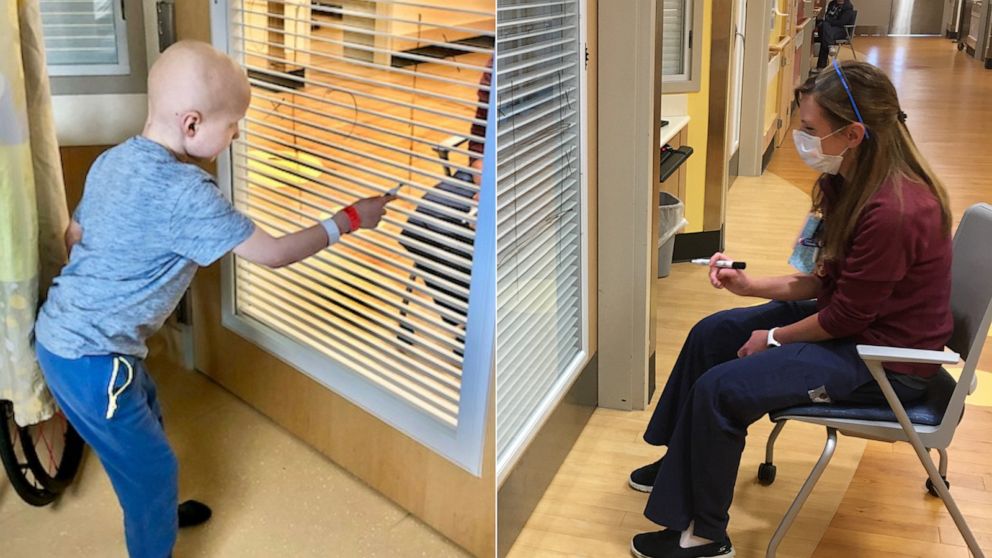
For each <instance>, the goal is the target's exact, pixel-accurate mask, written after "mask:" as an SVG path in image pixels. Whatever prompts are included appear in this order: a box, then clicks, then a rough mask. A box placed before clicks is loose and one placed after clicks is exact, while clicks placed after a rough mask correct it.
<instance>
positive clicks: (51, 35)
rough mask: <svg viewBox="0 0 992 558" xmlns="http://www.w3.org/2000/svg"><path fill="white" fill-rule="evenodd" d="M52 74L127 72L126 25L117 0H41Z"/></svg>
mask: <svg viewBox="0 0 992 558" xmlns="http://www.w3.org/2000/svg"><path fill="white" fill-rule="evenodd" d="M40 9H41V21H42V28H43V32H44V35H45V51H46V56H47V59H48V72H49V74H50V75H52V76H92V75H126V74H128V73H130V71H131V70H130V65H129V62H128V54H127V24H126V23H125V20H124V11H123V3H122V2H119V1H117V0H41V2H40Z"/></svg>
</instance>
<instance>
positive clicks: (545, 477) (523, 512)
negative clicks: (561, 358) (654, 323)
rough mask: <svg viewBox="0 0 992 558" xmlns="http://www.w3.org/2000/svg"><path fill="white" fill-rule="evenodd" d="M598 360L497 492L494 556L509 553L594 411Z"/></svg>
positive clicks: (548, 421)
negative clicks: (495, 549)
mask: <svg viewBox="0 0 992 558" xmlns="http://www.w3.org/2000/svg"><path fill="white" fill-rule="evenodd" d="M598 398H599V357H598V355H593V358H592V360H591V361H589V364H588V365H586V367H585V369H584V370H583V371H582V372H581V373H580V374H579V378H578V379H577V380H576V381H575V383H574V384H573V385H572V389H570V390H569V392H568V394H567V395H566V396H565V398H564V399H563V400H562V402H561V403H560V404H559V405H558V408H557V409H555V410H554V411H553V412H552V414H551V416H550V417H549V418H548V420H547V422H545V423H544V426H543V427H542V428H541V431H540V432H538V433H537V436H535V437H534V440H533V442H531V444H530V446H529V447H528V448H527V450H526V451H525V452H524V454H523V456H522V457H521V458H520V460H519V461H517V465H516V466H515V467H514V468H513V471H511V472H510V475H509V476H508V477H507V478H506V480H505V481H504V482H503V486H501V487H500V489H499V494H498V495H497V496H498V501H499V506H498V509H497V512H496V513H497V520H496V522H497V535H496V545H497V547H496V548H497V551H496V552H497V556H500V557H503V556H506V555H507V554H508V553H509V552H510V548H512V547H513V543H514V542H515V541H516V540H517V537H518V536H520V532H521V531H522V530H523V528H524V525H525V524H526V523H527V520H528V519H530V516H531V514H532V513H534V508H536V507H537V504H538V502H540V501H541V498H542V497H543V496H544V492H545V491H546V490H547V489H548V485H550V484H551V481H552V479H554V477H555V474H557V473H558V468H559V467H561V464H562V462H564V461H565V458H566V457H567V456H568V453H569V452H570V451H571V450H572V446H573V445H575V441H576V440H578V438H579V435H580V434H582V430H583V429H584V428H585V426H586V423H587V422H589V417H591V416H592V413H593V411H594V410H596V404H597V402H598Z"/></svg>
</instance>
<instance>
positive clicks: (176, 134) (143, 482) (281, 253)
mask: <svg viewBox="0 0 992 558" xmlns="http://www.w3.org/2000/svg"><path fill="white" fill-rule="evenodd" d="M250 99H251V89H250V87H249V85H248V80H247V78H246V76H245V73H244V70H243V69H242V68H241V67H239V66H238V65H237V64H236V63H235V62H234V61H232V60H231V59H230V58H228V57H227V56H225V55H223V54H222V53H220V52H218V51H216V50H214V49H213V48H212V47H211V46H210V45H207V44H205V43H198V42H191V41H183V42H179V43H176V44H175V45H173V46H171V47H170V48H169V49H167V50H166V51H165V52H164V53H162V56H161V57H160V58H159V59H158V61H156V63H155V65H154V66H153V67H152V69H151V71H150V73H149V76H148V120H147V122H146V123H145V128H144V130H143V131H142V135H140V136H135V137H133V138H131V139H129V140H127V141H125V142H124V143H122V144H120V145H118V146H116V147H114V148H112V149H109V150H108V151H106V152H104V153H103V154H102V155H101V156H100V157H99V158H98V159H97V160H96V162H95V163H94V164H93V166H92V168H91V169H90V172H89V174H88V175H87V177H86V185H85V188H84V191H83V198H82V200H81V201H80V203H79V206H78V207H77V208H76V211H75V213H74V214H73V219H72V221H71V223H70V225H69V228H68V230H67V231H66V235H65V237H66V245H67V247H68V249H69V263H68V264H67V265H66V266H65V267H64V268H63V269H62V272H61V274H60V275H59V277H58V278H56V279H55V281H54V284H53V285H52V287H51V290H50V291H49V294H48V299H47V301H46V302H45V304H44V305H43V306H42V308H41V309H40V310H39V314H38V322H37V324H36V327H35V339H36V343H35V346H36V352H37V356H38V362H39V363H40V365H41V368H42V371H43V372H44V375H45V380H46V382H47V384H48V387H49V389H50V390H51V392H52V394H53V395H54V396H55V399H56V401H58V403H59V406H60V407H61V408H62V410H63V412H64V413H65V415H66V417H67V418H68V419H69V422H70V423H71V424H72V425H73V427H75V429H76V430H77V431H78V432H79V434H80V435H81V436H82V437H83V439H84V440H86V443H87V444H89V445H90V447H92V448H93V450H94V452H96V454H97V456H99V458H100V461H101V463H102V464H103V466H104V469H105V470H106V471H107V475H108V476H109V477H110V481H111V483H112V484H113V487H114V491H115V492H116V494H117V498H118V501H119V502H120V505H121V508H122V509H123V513H124V533H125V539H126V542H127V549H128V553H129V555H130V556H131V557H132V558H165V557H168V556H170V555H171V553H172V547H173V545H174V544H175V540H176V531H177V529H178V528H179V527H185V526H189V525H197V524H200V523H203V522H204V521H206V520H207V519H208V518H209V517H210V514H211V512H210V509H209V508H208V507H207V506H206V505H204V504H202V503H199V502H196V501H193V500H190V501H187V502H184V503H183V504H181V505H180V504H178V483H177V468H178V465H177V462H176V456H175V454H174V453H173V451H172V448H171V447H169V442H168V440H167V439H166V436H165V432H164V430H163V427H162V415H161V410H160V408H159V404H158V400H157V398H156V395H155V384H154V383H153V381H152V379H151V377H150V376H149V375H148V372H147V370H146V369H145V363H144V358H145V356H146V355H147V353H148V348H147V346H146V340H147V339H148V337H149V336H150V335H152V334H153V333H155V332H156V331H157V330H158V329H159V328H160V327H161V326H162V324H163V323H164V321H165V319H166V318H167V317H168V316H169V314H170V313H171V312H172V311H173V309H175V307H176V304H177V303H178V302H179V299H180V297H181V296H182V294H183V292H185V291H186V289H187V288H188V287H189V284H190V281H191V280H192V278H193V274H194V273H195V272H196V269H197V268H198V267H199V266H207V265H210V264H212V263H213V262H215V261H217V260H218V259H220V258H221V257H222V256H223V255H225V254H227V253H228V252H231V251H233V252H234V253H235V254H237V255H238V256H240V257H242V258H245V259H247V260H249V261H251V262H254V263H257V264H261V265H265V266H269V267H280V266H284V265H288V264H291V263H294V262H297V261H300V260H302V259H305V258H307V257H310V256H312V255H313V254H315V253H317V252H319V251H320V250H323V249H324V248H326V247H328V246H329V245H331V244H333V243H335V242H337V241H338V240H339V239H340V237H341V236H342V235H344V234H349V233H351V232H353V231H352V228H372V227H375V226H376V225H378V223H379V220H380V219H381V218H382V215H383V213H384V212H385V206H386V204H387V203H389V202H390V201H392V200H393V199H394V198H393V197H392V196H379V197H374V198H367V199H364V200H360V201H358V202H356V203H355V204H354V205H352V206H349V207H347V208H345V209H343V210H341V211H340V212H338V213H336V214H335V215H334V216H333V217H331V218H329V219H326V220H324V221H322V222H318V223H315V224H314V225H313V226H311V227H309V228H306V229H303V230H300V231H297V232H295V233H292V234H288V235H285V236H282V237H279V238H274V237H272V236H271V235H269V234H268V233H267V232H265V231H264V230H262V228H260V227H256V226H255V225H254V224H253V223H252V222H251V220H250V219H249V218H248V217H247V216H245V215H243V214H242V213H240V212H239V211H238V210H237V209H235V208H234V207H233V206H232V205H231V204H230V202H228V200H227V199H226V198H225V197H224V196H223V195H222V194H221V192H220V191H219V190H218V188H217V184H216V181H215V180H214V178H213V177H212V176H210V175H209V174H207V173H206V172H204V171H203V170H202V169H200V168H199V167H198V166H196V165H195V164H194V163H196V162H201V161H212V160H214V159H215V158H216V157H217V155H219V154H220V153H221V152H222V151H224V150H225V149H227V147H228V146H229V145H230V144H231V142H232V141H234V140H235V139H236V138H237V137H238V122H239V121H240V120H241V119H242V118H243V117H244V115H245V112H246V111H247V109H248V104H249V101H250ZM353 225H354V227H353Z"/></svg>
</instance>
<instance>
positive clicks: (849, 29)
mask: <svg viewBox="0 0 992 558" xmlns="http://www.w3.org/2000/svg"><path fill="white" fill-rule="evenodd" d="M851 12H852V13H854V20H853V21H851V24H850V25H845V26H844V31H847V38H848V40H850V39H851V38H852V37H853V36H854V29H855V28H856V27H857V26H858V10H851Z"/></svg>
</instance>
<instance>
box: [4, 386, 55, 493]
mask: <svg viewBox="0 0 992 558" xmlns="http://www.w3.org/2000/svg"><path fill="white" fill-rule="evenodd" d="M0 461H2V462H3V468H4V470H6V471H7V478H8V479H10V484H11V485H13V487H14V491H15V492H17V495H18V496H20V497H21V499H22V500H24V501H25V502H27V503H28V504H31V505H32V506H44V505H47V504H50V503H52V501H54V500H55V498H56V497H57V496H58V494H56V493H55V492H52V491H51V490H49V489H48V488H46V487H45V485H44V484H42V482H41V481H40V480H39V479H38V477H36V476H35V474H34V471H33V470H32V469H31V465H30V464H29V463H28V459H27V457H26V456H25V455H24V451H23V449H22V446H21V439H20V428H18V427H17V424H16V423H14V409H13V406H12V405H11V403H10V402H9V401H0Z"/></svg>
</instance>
